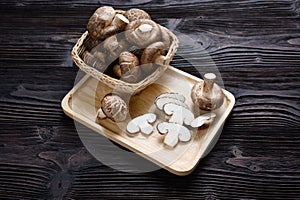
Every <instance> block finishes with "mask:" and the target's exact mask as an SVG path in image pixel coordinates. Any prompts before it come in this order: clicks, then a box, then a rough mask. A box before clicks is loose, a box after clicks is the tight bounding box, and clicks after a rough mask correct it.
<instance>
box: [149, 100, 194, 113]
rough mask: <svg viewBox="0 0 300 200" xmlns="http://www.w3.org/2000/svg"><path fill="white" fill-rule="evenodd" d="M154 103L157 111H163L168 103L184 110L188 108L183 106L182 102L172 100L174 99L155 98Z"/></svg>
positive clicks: (185, 105)
mask: <svg viewBox="0 0 300 200" xmlns="http://www.w3.org/2000/svg"><path fill="white" fill-rule="evenodd" d="M154 103H155V105H156V107H157V108H158V109H159V110H163V107H164V106H165V105H166V104H169V103H172V104H175V105H178V106H182V107H184V108H186V109H188V108H189V107H188V105H187V104H185V103H184V102H182V101H180V100H178V99H174V98H167V97H164V98H163V97H161V98H157V99H156V100H155V102H154Z"/></svg>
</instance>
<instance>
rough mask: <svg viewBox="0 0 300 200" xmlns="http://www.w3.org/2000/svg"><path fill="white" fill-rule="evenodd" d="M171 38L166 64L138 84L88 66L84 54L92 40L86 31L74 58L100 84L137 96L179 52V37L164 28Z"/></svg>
mask: <svg viewBox="0 0 300 200" xmlns="http://www.w3.org/2000/svg"><path fill="white" fill-rule="evenodd" d="M161 28H163V29H164V30H165V31H166V32H167V33H168V34H169V36H170V38H171V41H172V43H171V45H170V48H169V50H168V52H167V55H166V56H165V60H164V62H163V63H164V64H163V65H161V66H160V67H158V68H157V69H156V70H155V71H154V72H153V73H151V74H149V75H148V76H147V77H146V78H145V79H143V80H141V81H140V82H138V83H127V82H125V81H122V80H119V79H115V78H113V77H110V76H109V75H107V74H104V73H102V72H100V71H98V70H97V69H95V68H93V67H91V66H89V65H87V64H86V63H85V62H84V61H83V60H82V57H81V56H82V53H83V52H84V51H85V50H86V49H87V47H86V46H85V44H87V43H88V41H89V40H90V39H91V38H90V36H89V34H88V32H87V31H86V32H85V33H84V34H83V35H82V36H81V37H80V38H79V40H78V41H77V43H76V45H75V46H74V47H73V50H72V58H73V60H74V62H75V63H76V65H77V66H78V67H79V68H80V69H81V70H82V71H84V72H85V73H87V74H89V75H90V76H92V77H94V78H95V79H97V80H99V81H100V82H102V83H104V84H105V85H107V86H108V87H110V88H112V89H114V90H115V91H118V92H125V93H131V94H135V93H137V92H140V91H141V90H143V89H144V88H146V87H147V86H148V85H150V84H152V83H153V82H155V81H156V80H157V79H158V78H159V77H160V76H161V75H162V74H163V73H164V71H165V70H166V69H167V67H168V65H169V63H170V61H171V60H172V59H173V56H174V54H175V53H176V51H177V48H178V39H177V37H176V36H175V35H174V34H173V33H172V32H171V31H169V30H168V29H167V28H165V27H162V26H161Z"/></svg>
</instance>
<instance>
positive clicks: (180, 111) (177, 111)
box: [163, 103, 195, 125]
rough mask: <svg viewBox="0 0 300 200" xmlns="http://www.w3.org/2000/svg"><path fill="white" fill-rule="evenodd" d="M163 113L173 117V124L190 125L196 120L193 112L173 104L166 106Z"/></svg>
mask: <svg viewBox="0 0 300 200" xmlns="http://www.w3.org/2000/svg"><path fill="white" fill-rule="evenodd" d="M163 111H164V112H165V114H167V115H170V116H171V117H170V119H169V122H171V123H177V124H185V125H190V124H191V122H192V121H193V120H194V118H195V117H194V114H193V113H192V111H190V110H189V109H187V108H184V107H182V106H179V105H176V104H173V103H168V104H166V105H165V106H164V107H163Z"/></svg>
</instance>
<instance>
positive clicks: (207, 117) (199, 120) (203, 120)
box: [191, 112, 216, 128]
mask: <svg viewBox="0 0 300 200" xmlns="http://www.w3.org/2000/svg"><path fill="white" fill-rule="evenodd" d="M215 117H216V114H215V113H212V112H211V113H206V114H204V115H200V116H198V117H196V118H195V119H194V120H193V121H192V122H191V127H193V128H198V127H201V126H202V125H204V124H209V123H211V122H212V120H213V119H214V118H215Z"/></svg>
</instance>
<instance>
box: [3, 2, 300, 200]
mask: <svg viewBox="0 0 300 200" xmlns="http://www.w3.org/2000/svg"><path fill="white" fill-rule="evenodd" d="M101 5H112V6H114V7H115V8H119V9H128V8H131V7H138V8H142V9H145V10H146V11H148V12H149V13H150V14H151V16H152V18H153V19H154V20H156V21H157V22H159V23H161V24H163V25H165V26H166V27H169V28H172V29H173V30H176V31H179V32H181V33H184V34H186V35H188V36H190V37H192V38H193V39H195V40H196V41H197V42H198V43H199V44H200V45H201V46H202V47H203V48H204V49H205V50H206V51H207V52H208V53H209V55H210V56H211V58H212V59H213V61H214V62H215V64H216V65H217V67H218V69H219V71H220V73H221V76H222V79H223V81H224V86H225V88H226V89H227V90H229V91H230V92H232V93H233V94H234V95H235V97H236V105H235V107H234V110H233V112H232V114H231V115H230V117H229V119H228V120H227V122H226V124H225V127H224V129H223V133H222V135H221V137H220V139H219V141H218V143H217V144H216V146H215V148H214V149H213V151H212V152H211V153H210V154H209V155H208V156H207V157H206V158H205V159H203V160H202V161H201V162H200V164H199V165H198V166H197V168H196V169H195V171H194V172H193V173H192V174H190V175H188V176H185V177H178V176H175V175H172V174H170V173H169V172H167V171H165V170H163V169H160V170H158V171H154V172H148V173H141V174H136V173H128V172H122V171H118V170H115V169H114V168H112V167H108V166H106V165H104V164H102V163H101V162H100V161H98V160H97V159H95V158H94V157H93V156H92V155H91V154H90V153H89V152H88V151H87V150H86V148H85V147H84V145H83V144H82V142H81V140H80V138H79V136H78V134H77V131H76V128H75V126H74V121H73V120H72V119H70V118H69V117H67V116H66V115H65V114H64V113H63V111H62V108H61V106H60V102H61V100H62V98H63V97H64V95H65V94H66V93H67V92H68V91H69V90H70V89H71V88H72V87H73V84H74V80H75V77H76V74H77V72H78V68H77V67H76V66H75V65H74V63H73V61H72V58H71V55H70V53H71V49H72V46H73V45H74V44H75V42H76V40H77V39H78V38H79V37H80V35H81V34H82V33H83V32H84V31H85V28H86V23H87V21H88V19H89V17H90V15H91V14H92V13H93V12H94V10H95V9H96V8H97V7H99V6H101ZM0 11H1V18H0V24H1V26H0V35H1V36H0V38H1V42H0V66H1V69H0V101H1V104H0V124H1V128H0V130H1V131H0V198H1V199H119V198H120V199H165V198H169V199H300V167H299V166H300V103H299V102H300V17H299V16H300V1H299V0H295V1H292V0H282V1H263V0H261V1H250V0H247V1H237V0H234V1H225V0H223V1H211V0H205V1H204V0H203V1H195V0H188V1H184V2H183V1H179V0H175V1H170V0H164V1H151V0H140V1H108V0H101V1H83V0H74V1H57V0H55V1H45V0H41V1H34V0H24V1H17V0H10V1H1V2H0ZM191 55H192V52H191ZM174 63H175V64H174V65H175V67H178V68H180V69H182V70H184V71H188V72H189V73H191V74H194V75H196V72H195V70H193V69H192V68H189V67H184V66H183V65H181V64H180V58H178V59H177V60H176V59H175V61H174ZM119 165H123V163H122V162H121V161H120V163H119Z"/></svg>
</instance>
